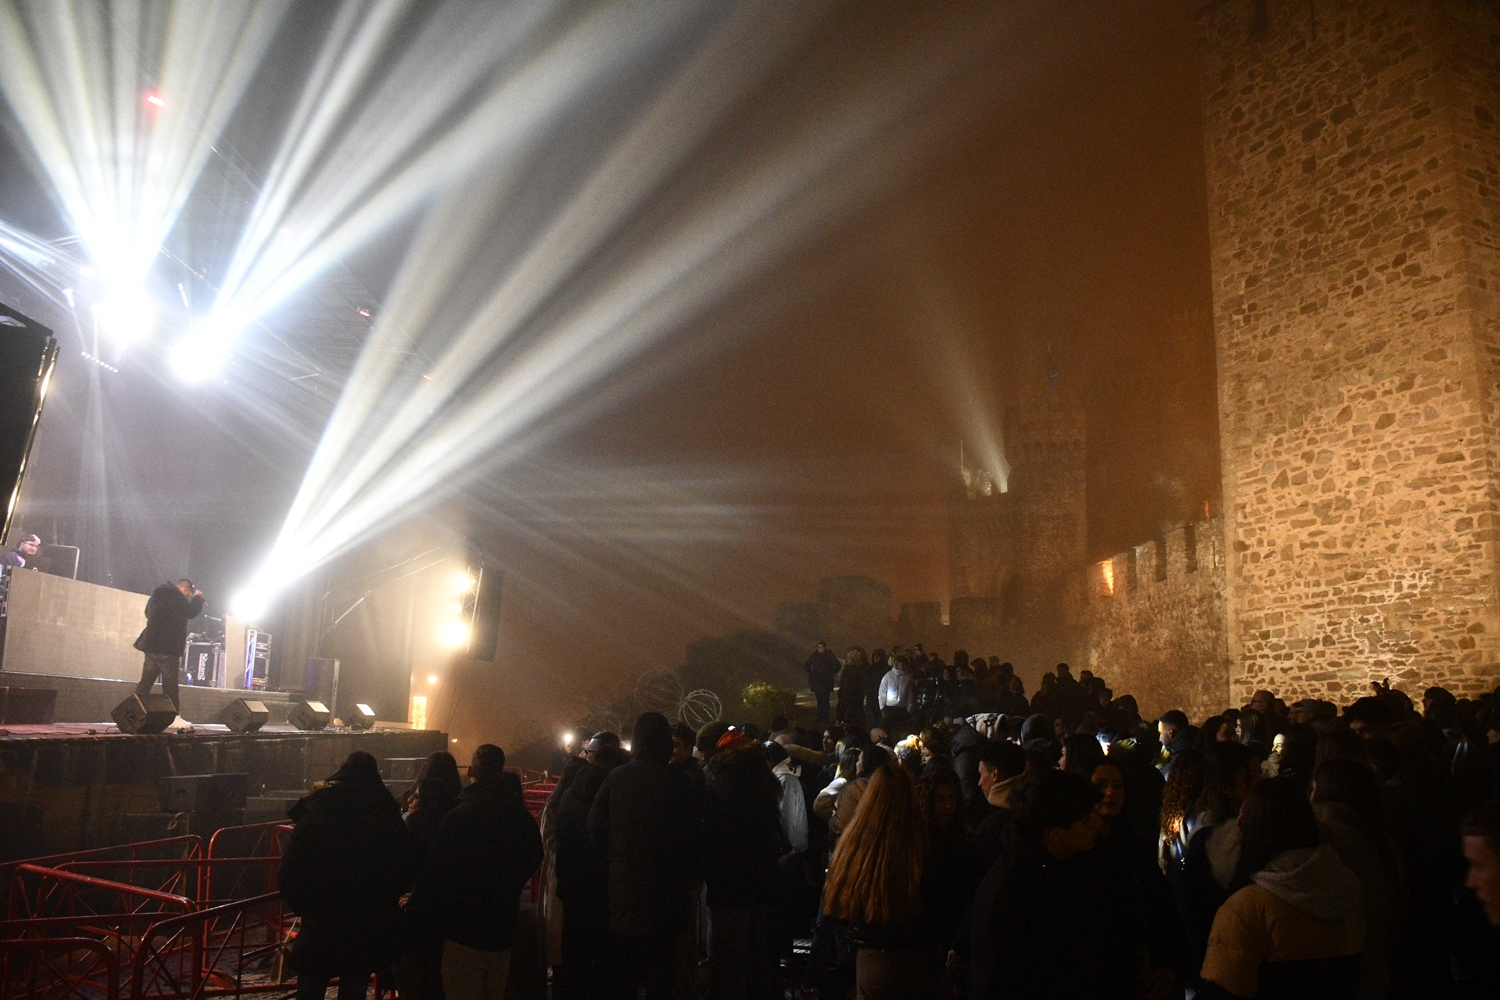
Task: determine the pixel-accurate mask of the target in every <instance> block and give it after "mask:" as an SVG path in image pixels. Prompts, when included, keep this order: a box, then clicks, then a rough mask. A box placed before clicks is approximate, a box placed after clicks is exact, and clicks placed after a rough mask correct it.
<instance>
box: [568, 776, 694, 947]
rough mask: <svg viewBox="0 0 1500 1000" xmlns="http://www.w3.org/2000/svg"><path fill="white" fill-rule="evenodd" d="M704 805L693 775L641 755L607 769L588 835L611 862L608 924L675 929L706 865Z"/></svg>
mask: <svg viewBox="0 0 1500 1000" xmlns="http://www.w3.org/2000/svg"><path fill="white" fill-rule="evenodd" d="M700 814H701V809H700V803H699V799H698V796H697V794H696V792H695V791H694V789H693V787H692V782H691V780H690V779H689V778H688V776H687V774H686V773H684V772H683V771H682V769H680V768H675V767H671V766H670V765H668V764H667V763H665V762H659V761H652V760H645V759H643V758H640V757H637V758H636V759H635V760H632V761H631V762H630V763H629V764H624V765H622V766H620V767H617V768H615V769H614V770H612V771H610V772H609V777H607V778H605V779H604V784H603V786H601V787H600V789H599V793H598V795H596V796H595V797H594V805H593V807H592V808H591V809H590V810H589V839H590V840H591V841H592V842H593V844H594V849H595V850H597V851H599V852H600V853H601V854H602V855H603V856H604V858H605V860H606V863H607V864H608V867H609V929H610V930H611V931H613V932H614V933H616V934H621V935H624V936H626V937H642V936H645V935H647V934H652V933H671V932H673V931H675V929H676V928H677V925H678V924H679V923H680V921H681V919H682V914H683V912H684V907H683V905H682V900H683V898H684V896H685V894H686V892H687V886H688V883H689V881H690V880H691V879H692V876H693V873H695V872H698V871H701V870H702V860H701V858H700V854H701V851H702V834H701V823H702V818H701V815H700Z"/></svg>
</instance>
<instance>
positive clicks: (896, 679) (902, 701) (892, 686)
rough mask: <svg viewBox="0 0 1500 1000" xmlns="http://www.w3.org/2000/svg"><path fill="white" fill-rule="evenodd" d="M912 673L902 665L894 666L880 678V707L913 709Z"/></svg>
mask: <svg viewBox="0 0 1500 1000" xmlns="http://www.w3.org/2000/svg"><path fill="white" fill-rule="evenodd" d="M912 687H913V685H912V682H911V675H910V674H908V673H906V672H904V671H903V670H902V669H901V668H900V667H892V668H891V669H890V670H889V671H888V672H887V673H886V675H885V676H884V677H882V678H880V707H881V708H904V709H907V710H910V709H911V696H912Z"/></svg>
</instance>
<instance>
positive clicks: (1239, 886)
mask: <svg viewBox="0 0 1500 1000" xmlns="http://www.w3.org/2000/svg"><path fill="white" fill-rule="evenodd" d="M1239 825H1240V827H1241V850H1240V854H1239V858H1238V860H1237V861H1236V863H1235V869H1234V876H1233V880H1232V882H1231V883H1230V886H1229V888H1230V890H1231V895H1230V896H1229V898H1228V899H1227V900H1226V901H1225V903H1224V905H1223V906H1221V907H1220V908H1219V910H1218V912H1217V914H1216V915H1215V916H1214V921H1213V929H1212V931H1211V932H1210V934H1209V940H1208V949H1207V952H1206V955H1205V957H1204V960H1203V966H1202V972H1201V973H1200V975H1201V979H1202V981H1203V983H1204V984H1205V990H1204V992H1205V993H1206V994H1209V995H1213V994H1214V993H1215V991H1222V993H1227V994H1228V995H1229V996H1232V997H1293V996H1295V997H1352V996H1355V995H1357V994H1356V992H1355V984H1357V983H1359V982H1360V964H1361V957H1362V952H1363V949H1364V941H1365V918H1364V913H1365V908H1364V890H1363V888H1362V887H1361V886H1360V882H1359V878H1358V877H1357V876H1356V875H1355V874H1354V873H1353V872H1352V871H1350V870H1349V869H1348V868H1347V867H1346V866H1345V865H1344V863H1343V862H1341V861H1340V860H1339V856H1338V854H1337V853H1336V852H1335V851H1334V850H1333V848H1331V847H1328V846H1324V845H1322V844H1320V842H1319V836H1318V823H1317V819H1316V818H1315V816H1314V814H1313V809H1312V806H1311V805H1310V804H1309V803H1308V801H1307V798H1306V796H1304V795H1303V793H1302V789H1301V788H1299V787H1298V786H1297V785H1296V784H1295V783H1293V782H1290V781H1286V780H1284V779H1281V778H1272V779H1271V780H1269V781H1265V782H1262V783H1260V784H1259V785H1257V786H1256V787H1255V788H1254V790H1252V791H1251V792H1250V794H1249V796H1248V797H1247V798H1246V800H1245V803H1244V812H1243V814H1242V815H1241V816H1240V819H1239ZM1222 993H1221V994H1220V995H1222Z"/></svg>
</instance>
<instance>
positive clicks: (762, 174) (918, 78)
mask: <svg viewBox="0 0 1500 1000" xmlns="http://www.w3.org/2000/svg"><path fill="white" fill-rule="evenodd" d="M992 40H993V36H992V35H990V34H989V33H987V32H983V31H970V32H969V33H968V34H964V35H958V37H957V38H955V37H953V36H951V35H949V36H945V37H943V38H942V39H940V43H941V44H934V45H932V46H923V47H920V48H919V49H917V50H915V51H910V52H908V53H906V59H905V60H904V61H903V62H901V63H900V64H899V65H898V66H897V67H896V68H895V69H894V70H893V71H891V72H887V73H883V74H881V75H880V76H879V77H877V78H867V79H866V80H865V81H864V84H863V86H861V87H860V88H859V89H857V90H854V91H853V92H852V93H847V94H841V95H832V100H831V102H830V103H829V104H828V105H826V106H824V107H821V108H819V109H817V113H814V114H811V115H809V116H807V118H806V119H805V120H804V121H802V122H800V123H799V126H798V127H796V128H793V129H790V130H788V132H787V134H784V135H782V136H781V137H780V138H779V139H778V141H776V142H773V143H771V144H770V146H769V148H768V149H761V150H759V151H758V155H752V156H744V157H741V158H740V162H745V161H748V162H749V163H750V164H751V166H750V167H749V168H748V169H736V170H729V171H726V172H723V173H722V174H720V175H717V176H716V178H715V179H716V183H711V184H709V185H707V186H706V187H704V188H703V189H702V190H701V191H700V192H698V193H697V196H696V197H694V198H691V199H688V200H687V202H686V203H685V204H684V207H683V208H682V209H681V210H679V211H676V212H674V213H671V214H669V217H668V221H667V222H666V223H665V224H664V225H662V226H660V227H659V229H658V231H657V233H656V234H655V235H654V236H648V237H646V238H644V239H643V240H641V243H640V245H639V246H638V247H634V248H633V249H632V251H631V252H630V253H629V254H626V255H623V256H622V257H620V258H617V260H616V262H615V263H614V265H613V266H612V267H609V268H606V269H605V270H604V271H603V273H602V274H600V275H598V276H597V277H594V278H593V279H592V281H587V280H586V279H585V280H586V283H585V284H584V285H583V287H582V288H578V287H568V286H567V285H566V279H567V278H568V277H570V276H571V275H568V274H556V275H551V276H550V277H551V278H552V281H551V283H550V286H549V287H548V288H546V289H545V291H546V293H547V294H546V295H545V296H543V297H544V298H547V299H549V300H551V301H552V302H553V303H554V304H553V306H552V308H551V311H550V314H546V315H545V316H543V315H538V314H536V313H535V309H534V308H532V309H515V306H513V305H512V306H510V308H512V309H515V312H506V311H504V310H503V309H499V308H495V307H494V306H493V304H489V305H486V306H484V307H483V308H482V309H481V310H480V311H479V312H478V313H477V314H476V316H475V318H474V320H473V330H472V333H471V332H470V331H469V330H466V329H465V327H463V326H460V327H459V331H458V333H457V335H456V336H455V337H454V347H453V353H452V355H451V356H445V357H444V359H443V361H442V362H441V363H440V366H439V368H440V370H443V371H445V372H453V373H455V374H458V375H465V374H467V375H470V376H471V377H468V378H465V379H463V380H462V382H461V384H462V387H463V392H464V394H465V395H463V396H459V395H457V394H456V392H455V389H454V388H446V387H434V386H433V384H432V383H423V382H417V383H415V384H414V385H410V384H407V383H401V384H394V383H392V385H391V388H390V390H389V391H381V388H382V387H378V386H370V385H367V384H363V383H362V381H361V379H360V378H359V377H356V378H352V379H351V380H350V383H349V385H348V386H347V387H346V390H345V395H346V397H349V398H351V399H352V400H353V401H354V402H353V404H352V405H351V409H350V411H348V415H347V420H348V423H343V422H342V421H343V420H344V419H345V418H340V419H339V420H336V421H335V423H337V424H338V426H337V428H336V429H335V431H334V433H333V435H331V436H328V437H325V439H324V442H323V443H322V444H321V445H320V447H319V450H318V452H317V453H316V454H315V456H314V459H313V463H312V467H310V469H309V472H308V475H307V476H306V477H305V480H304V486H303V489H302V490H300V491H299V496H298V498H297V500H296V501H295V502H294V504H293V509H292V512H291V514H290V516H289V517H288V520H287V522H286V523H285V524H284V525H283V529H282V532H281V534H280V536H279V537H278V541H277V543H276V545H275V546H274V547H273V550H272V553H271V556H270V558H269V559H268V561H267V564H266V567H265V568H264V569H263V570H262V571H261V572H260V573H258V574H257V580H258V581H259V583H260V584H261V585H263V586H267V587H270V586H275V585H276V583H277V582H284V580H281V575H282V574H284V569H285V567H286V566H288V565H297V566H299V567H301V568H310V567H313V566H316V565H319V564H320V563H322V562H324V561H326V560H327V559H329V558H332V557H333V556H335V555H337V554H338V553H340V552H342V551H344V550H346V549H347V548H349V547H351V546H352V545H355V544H357V543H358V542H359V541H360V540H362V539H363V538H364V537H367V536H368V535H369V534H370V533H371V532H372V531H374V530H376V529H377V528H378V527H381V526H388V525H389V524H391V523H392V522H393V521H394V520H397V519H399V518H401V517H403V516H406V515H409V514H410V513H412V512H414V511H417V510H420V509H422V508H423V506H424V505H426V504H428V503H431V502H432V501H433V500H434V499H435V498H436V497H438V496H440V495H443V494H444V493H445V492H446V491H449V490H451V489H453V488H454V487H455V486H456V485H457V484H459V483H461V482H464V481H465V480H466V479H467V476H468V474H469V473H470V472H471V470H472V468H473V467H474V466H475V465H476V464H484V465H486V466H488V467H491V468H493V467H494V466H495V465H496V464H498V463H500V462H502V461H504V460H505V459H506V458H514V457H515V456H516V454H517V451H516V446H517V445H518V444H519V443H520V442H521V441H523V440H524V439H525V438H526V437H527V435H528V434H530V433H531V432H533V431H534V430H535V429H536V428H538V427H540V426H542V425H543V424H545V423H551V422H553V421H555V420H556V419H557V417H558V415H559V413H560V412H561V411H562V409H563V408H564V407H565V406H568V405H571V404H572V403H574V402H575V401H577V400H578V399H579V398H580V397H581V396H583V395H584V394H586V393H587V392H589V391H591V390H593V389H595V388H596V387H598V386H600V385H603V384H606V382H607V381H608V380H609V379H610V378H611V377H613V376H615V375H617V374H618V373H620V372H621V371H622V370H623V369H624V368H625V367H626V366H629V365H633V364H634V365H636V366H637V367H638V366H639V362H641V360H642V359H643V358H646V357H648V356H649V355H650V354H651V353H652V352H653V350H655V349H657V348H659V347H660V346H662V345H663V343H664V342H665V341H667V340H668V339H669V338H670V337H672V335H674V334H676V333H678V332H679V331H681V329H682V328H683V326H684V325H685V324H686V323H687V322H688V321H689V320H691V319H692V318H694V317H695V316H698V315H701V313H702V312H703V311H704V310H705V309H707V308H708V307H710V306H711V305H713V304H714V303H715V302H717V301H720V300H722V299H723V297H724V296H725V295H727V294H728V293H729V292H731V291H732V290H733V289H735V288H737V287H739V286H741V285H742V284H744V283H745V282H746V281H748V280H750V279H751V278H753V277H755V276H757V275H759V274H761V273H764V271H765V270H766V268H767V267H768V266H769V265H770V264H771V263H772V261H773V260H774V259H775V258H776V257H778V256H779V255H783V254H785V253H787V252H788V251H790V250H791V249H793V248H795V247H796V246H798V245H800V244H801V243H803V242H805V241H806V240H807V239H809V238H811V237H812V236H814V235H816V234H817V233H819V232H821V231H823V230H824V229H825V228H826V226H828V225H829V224H830V223H831V222H832V221H833V220H834V219H836V218H838V217H840V216H842V215H843V214H845V213H846V212H848V211H849V210H850V209H852V208H853V207H855V206H856V205H858V204H859V203H860V202H861V201H862V200H863V199H866V198H869V197H871V196H873V195H874V194H876V193H877V192H879V191H880V190H882V189H883V188H884V187H885V186H886V185H887V184H888V182H889V181H890V179H891V178H892V177H893V176H894V175H895V173H896V172H897V171H899V170H900V169H902V168H904V167H905V166H906V165H908V164H910V163H911V162H912V161H914V160H915V159H916V158H917V157H918V156H920V155H921V154H922V153H924V152H926V151H927V150H928V149H930V148H931V147H932V146H933V145H934V144H935V143H934V140H935V138H936V137H937V136H938V135H940V134H941V132H942V131H943V130H944V129H945V128H946V127H947V126H948V125H949V124H951V117H950V116H952V115H955V114H956V113H957V112H956V108H957V107H958V103H957V102H952V101H950V102H946V104H947V105H948V110H947V111H946V112H936V113H935V112H934V111H933V107H934V103H935V101H934V99H935V98H936V96H937V95H938V94H939V93H940V92H941V91H942V89H943V88H944V86H945V85H946V84H947V83H948V82H949V81H950V80H951V79H952V77H953V76H954V75H955V74H956V73H957V72H958V71H959V70H960V69H961V68H962V67H964V66H965V65H966V64H967V62H968V61H969V59H970V58H971V57H973V56H974V55H976V54H978V52H980V51H982V50H983V49H984V48H985V47H986V46H987V45H988V44H989V43H990V42H991V41H992ZM646 117H647V120H649V118H650V116H649V115H648V116H646ZM877 138H880V139H882V140H883V141H882V144H881V145H880V147H879V148H878V149H876V148H874V146H873V144H874V140H876V139H877ZM658 139H659V141H665V137H658ZM585 190H587V189H585ZM658 193H659V192H658ZM627 201H628V199H627ZM585 203H586V202H585ZM561 218H563V219H567V218H568V216H567V213H566V212H564V213H563V214H562V216H561ZM560 226H561V228H560V229H559V230H558V231H559V232H567V230H568V226H567V225H563V224H561V223H560ZM585 235H586V234H585ZM616 235H617V234H616ZM444 277H445V276H444V275H441V274H438V275H434V276H432V278H431V279H430V280H433V281H438V280H443V278H444ZM456 277H457V276H454V277H450V278H448V279H447V280H448V281H450V282H451V281H453V280H456ZM577 283H578V280H576V276H575V281H574V282H573V284H574V285H576V284H577ZM564 287H567V292H568V294H567V298H566V299H565V300H563V301H564V302H565V303H572V304H571V305H566V304H559V303H558V302H557V298H558V296H560V295H561V293H562V291H563V289H564ZM499 294H500V295H502V296H512V297H514V296H516V295H517V292H516V291H515V290H513V289H507V288H506V287H505V286H502V288H501V291H500V293H499ZM533 294H534V293H533ZM523 301H524V300H523ZM533 301H540V299H536V300H533ZM507 305H509V303H507ZM392 308H393V311H399V310H400V308H401V305H400V303H399V301H397V302H396V303H394V304H393V306H392ZM492 308H493V309H494V310H495V311H494V312H493V313H489V310H490V309H492ZM507 316H509V317H512V319H513V321H519V323H520V324H521V325H525V326H529V327H530V328H531V332H532V333H533V335H532V336H531V337H530V339H528V340H525V341H524V342H523V341H520V340H518V339H517V334H518V333H519V332H520V331H519V329H518V328H517V324H516V323H515V322H512V323H511V324H508V325H505V326H501V327H499V328H497V327H496V326H495V325H494V323H495V322H496V321H497V319H499V318H502V317H507ZM538 324H540V326H538ZM402 325H403V327H405V326H407V324H402ZM408 328H419V326H418V325H417V324H412V325H411V326H410V327H408ZM392 335H393V336H396V335H397V333H396V332H395V331H393V332H392ZM502 345H503V346H504V348H505V350H504V352H503V361H500V362H499V363H498V364H497V363H495V362H494V358H495V356H496V355H495V350H496V348H497V347H499V346H502ZM375 346H376V344H375V343H374V342H372V343H371V344H370V345H367V350H368V349H371V348H374V347H375ZM380 346H382V347H385V346H387V345H386V344H385V343H384V342H382V343H381V345H380ZM371 366H372V367H371V368H365V369H364V370H363V372H370V371H371V370H372V368H373V370H374V371H376V372H379V371H381V365H380V363H379V362H375V361H372V362H371ZM389 370H390V369H388V368H387V369H385V370H384V371H385V372H386V373H388V372H389ZM357 372H358V370H357ZM363 372H359V374H363ZM455 381H459V380H455ZM450 398H451V405H445V406H439V405H435V404H437V403H439V402H448V401H449V400H450ZM361 410H363V413H364V415H362V414H361ZM396 413H400V414H403V416H405V417H414V418H415V419H410V420H398V419H388V416H387V415H391V414H396ZM356 442H357V444H356ZM325 446H326V447H325ZM325 484H336V485H334V486H333V487H332V489H331V490H327V491H325V490H323V489H320V487H321V486H323V485H325ZM292 553H295V556H296V557H295V558H289V556H290V555H291V554H292Z"/></svg>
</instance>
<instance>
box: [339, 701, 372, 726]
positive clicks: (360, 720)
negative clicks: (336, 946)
mask: <svg viewBox="0 0 1500 1000" xmlns="http://www.w3.org/2000/svg"><path fill="white" fill-rule="evenodd" d="M344 721H345V722H347V723H349V728H350V729H369V728H370V727H371V726H373V725H375V710H374V709H373V708H371V707H370V706H369V705H366V704H363V703H361V704H358V705H355V706H354V711H352V712H350V713H349V718H348V719H346V720H344Z"/></svg>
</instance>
